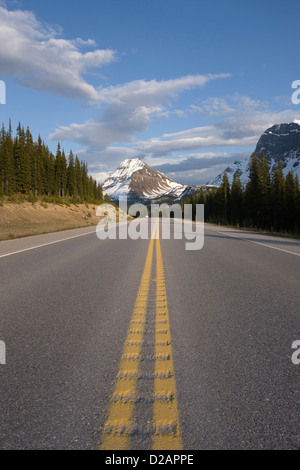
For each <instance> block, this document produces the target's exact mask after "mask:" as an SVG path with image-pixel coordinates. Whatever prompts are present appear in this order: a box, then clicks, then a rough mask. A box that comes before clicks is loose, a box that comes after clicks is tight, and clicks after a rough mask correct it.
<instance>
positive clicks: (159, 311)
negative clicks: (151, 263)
mask: <svg viewBox="0 0 300 470" xmlns="http://www.w3.org/2000/svg"><path fill="white" fill-rule="evenodd" d="M162 319H163V320H164V323H161V321H162ZM155 358H156V359H155V371H154V377H155V378H154V398H155V400H154V406H153V424H154V433H153V437H152V449H153V450H181V449H182V438H181V431H180V423H179V413H178V404H177V397H176V382H175V373H174V364H173V351H172V342H171V331H170V319H169V312H168V302H167V292H166V284H165V274H164V266H163V259H162V253H161V247H160V241H159V238H157V239H156V332H155Z"/></svg>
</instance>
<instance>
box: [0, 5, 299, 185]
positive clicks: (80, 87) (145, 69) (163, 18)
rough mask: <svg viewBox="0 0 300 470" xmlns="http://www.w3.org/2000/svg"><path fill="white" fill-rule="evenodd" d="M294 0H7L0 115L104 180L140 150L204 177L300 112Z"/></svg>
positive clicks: (1, 8)
mask: <svg viewBox="0 0 300 470" xmlns="http://www.w3.org/2000/svg"><path fill="white" fill-rule="evenodd" d="M299 18H300V3H299V1H298V0H286V1H285V2H282V1H279V0H273V1H271V0H260V1H258V0H252V1H251V2H244V1H240V0H239V1H238V0H227V1H226V2H225V1H224V0H215V1H214V2H212V1H206V0H85V1H80V0H59V1H58V0H52V1H51V2H45V1H40V0H11V1H4V0H0V79H1V80H4V81H5V83H6V88H7V93H6V95H7V96H6V105H0V113H1V121H2V122H4V123H5V125H6V126H7V123H8V120H9V118H11V119H12V124H13V128H14V129H15V128H16V127H17V125H18V122H19V121H21V123H22V124H23V125H24V126H29V127H30V129H31V131H32V133H33V136H34V138H35V139H37V136H38V134H39V133H40V134H41V136H42V138H43V139H44V140H45V142H46V143H47V145H49V148H50V149H51V150H52V151H54V152H55V150H56V146H57V142H58V141H60V142H61V145H62V146H63V147H64V149H65V152H66V153H67V154H68V153H69V150H70V149H72V150H73V152H74V153H77V154H78V156H79V157H80V158H82V159H84V160H85V161H87V162H88V164H89V169H90V173H91V174H92V175H93V176H94V177H96V178H97V179H99V180H100V181H102V180H103V179H104V178H105V177H106V176H107V174H108V172H109V171H112V170H114V169H115V168H116V166H117V165H118V163H120V162H121V161H122V160H124V159H126V158H134V157H140V158H142V159H144V160H145V161H146V162H147V163H149V164H150V165H151V166H153V167H155V168H158V169H160V170H161V171H163V172H165V173H167V174H168V175H169V176H171V177H172V178H173V179H175V180H176V181H178V182H182V183H186V184H201V183H206V182H208V181H209V180H210V179H211V178H213V177H214V176H216V175H217V174H218V173H220V172H221V171H222V170H223V169H225V168H226V167H227V166H228V165H229V164H230V163H232V162H233V161H234V160H237V159H242V158H246V157H247V156H249V155H250V154H251V153H252V151H253V150H254V149H255V145H256V142H257V140H258V138H259V137H260V135H261V134H262V133H263V131H264V130H265V129H266V128H268V127H270V126H272V125H274V124H277V123H280V122H291V121H294V120H300V105H295V104H293V103H292V102H291V95H292V91H293V90H292V89H291V84H292V82H293V81H294V80H297V79H298V80H299V79H300V70H299V58H298V56H299V43H300V41H299V40H300V27H299V26H300V25H299V21H300V19H299Z"/></svg>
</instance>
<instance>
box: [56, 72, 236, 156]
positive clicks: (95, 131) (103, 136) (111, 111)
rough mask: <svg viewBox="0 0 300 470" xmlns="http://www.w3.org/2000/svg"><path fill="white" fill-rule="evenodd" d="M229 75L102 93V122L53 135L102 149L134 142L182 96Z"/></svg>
mask: <svg viewBox="0 0 300 470" xmlns="http://www.w3.org/2000/svg"><path fill="white" fill-rule="evenodd" d="M228 76H229V75H228V74H219V75H188V76H185V77H180V78H177V79H170V80H162V81H157V80H149V81H147V80H134V81H132V82H129V83H125V84H122V85H116V86H109V87H106V88H100V89H99V90H98V99H97V100H98V102H99V103H102V104H103V106H104V108H103V111H102V113H101V115H100V116H99V118H98V120H94V121H87V122H85V123H82V124H77V123H72V124H70V125H69V126H61V127H59V128H58V129H56V130H55V132H54V133H52V134H51V135H50V138H51V139H53V140H73V141H76V142H79V143H81V144H84V145H88V146H89V147H90V148H91V149H94V148H95V147H97V148H98V149H99V150H102V149H104V148H105V147H107V146H109V145H113V144H115V143H117V142H119V143H120V142H123V143H124V142H131V141H133V139H134V136H135V134H136V133H138V132H144V131H145V130H146V129H148V127H149V125H150V123H151V120H152V119H153V117H157V116H164V115H165V113H166V107H167V106H168V105H170V103H171V102H172V101H173V100H174V99H176V97H177V96H178V94H179V93H182V92H183V91H186V90H190V89H191V88H195V87H201V86H204V85H205V84H206V83H207V82H209V81H211V80H215V79H218V78H226V77H228Z"/></svg>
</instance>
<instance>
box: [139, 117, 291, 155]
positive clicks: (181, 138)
mask: <svg viewBox="0 0 300 470" xmlns="http://www.w3.org/2000/svg"><path fill="white" fill-rule="evenodd" d="M297 117H299V113H296V112H295V111H293V110H285V111H281V112H278V113H272V112H269V113H268V112H260V111H252V112H251V113H250V112H239V113H235V114H234V115H233V116H230V117H226V118H224V119H222V120H221V121H218V122H215V123H213V124H210V125H208V126H202V127H195V128H192V129H187V130H184V131H180V132H175V133H172V134H164V135H162V136H161V137H156V138H152V139H149V140H146V141H139V142H136V144H135V149H136V150H137V151H139V152H142V153H146V154H150V155H151V156H152V157H161V156H162V155H164V156H170V155H172V154H174V153H175V152H177V151H180V152H184V151H187V152H190V151H192V150H196V149H199V150H200V149H204V148H214V147H225V146H226V147H252V148H253V150H254V148H255V146H256V143H257V141H258V139H259V137H260V136H261V134H262V133H263V132H264V131H265V130H266V129H267V128H269V127H271V126H273V125H274V124H277V123H282V122H292V121H294V120H295V119H297Z"/></svg>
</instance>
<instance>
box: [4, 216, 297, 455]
mask: <svg viewBox="0 0 300 470" xmlns="http://www.w3.org/2000/svg"><path fill="white" fill-rule="evenodd" d="M156 230H157V229H156ZM154 238H155V233H154V234H153V238H152V240H131V239H128V240H109V239H107V240H103V241H100V240H99V239H98V238H97V236H96V234H95V228H90V229H82V230H75V231H69V232H62V233H57V234H49V235H43V236H39V237H31V238H27V239H22V240H13V241H9V242H1V243H0V279H1V282H0V308H1V314H0V341H2V342H3V343H2V344H4V343H5V347H6V361H5V362H6V364H2V365H0V381H1V382H0V386H1V393H0V419H1V421H0V448H1V449H111V450H116V449H135V450H138V449H149V450H150V449H161V448H163V449H165V450H170V449H175V450H179V449H180V448H182V449H185V450H198V449H297V448H300V427H299V415H300V393H299V387H300V385H299V373H300V365H296V364H293V362H292V359H291V358H292V354H293V352H294V351H293V349H292V343H293V342H294V341H296V340H300V316H299V306H300V283H299V279H300V243H299V241H296V240H293V239H287V238H284V239H283V238H277V237H271V236H266V235H260V234H255V233H250V232H245V231H236V230H232V229H229V228H222V227H217V226H212V225H206V227H205V242H204V247H203V249H201V250H199V251H187V250H185V240H174V239H172V238H171V240H163V239H160V240H157V239H154Z"/></svg>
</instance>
